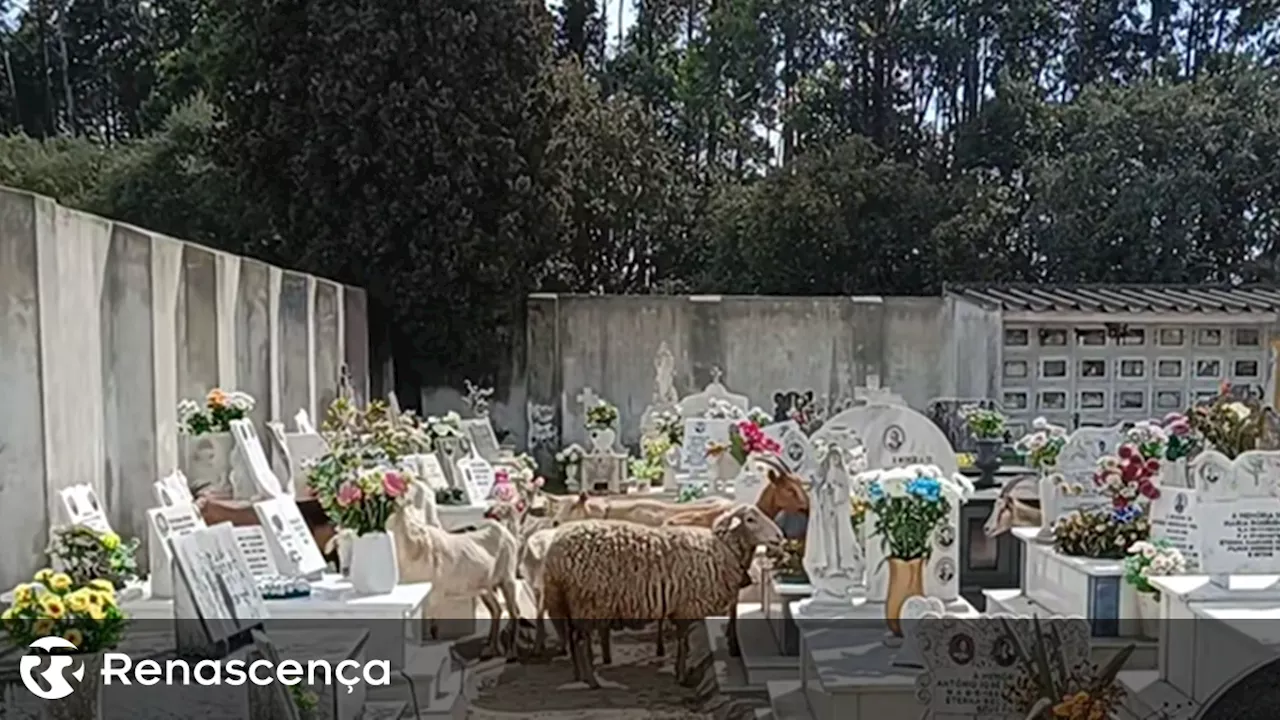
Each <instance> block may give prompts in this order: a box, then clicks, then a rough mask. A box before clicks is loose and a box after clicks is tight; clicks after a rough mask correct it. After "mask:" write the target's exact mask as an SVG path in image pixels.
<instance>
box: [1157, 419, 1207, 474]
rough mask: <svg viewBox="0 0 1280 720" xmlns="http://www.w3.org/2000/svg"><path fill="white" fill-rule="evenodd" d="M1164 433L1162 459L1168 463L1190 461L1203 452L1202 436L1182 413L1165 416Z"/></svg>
mask: <svg viewBox="0 0 1280 720" xmlns="http://www.w3.org/2000/svg"><path fill="white" fill-rule="evenodd" d="M1164 431H1165V435H1166V446H1165V451H1164V457H1165V459H1166V460H1168V461H1169V462H1177V461H1178V460H1181V459H1183V458H1187V459H1188V460H1190V459H1191V458H1194V457H1195V456H1196V455H1199V454H1200V451H1202V450H1204V435H1202V434H1200V432H1199V431H1197V430H1196V429H1195V428H1194V427H1192V426H1191V421H1190V420H1189V419H1188V418H1187V416H1186V415H1184V414H1182V413H1169V414H1168V415H1165V416H1164Z"/></svg>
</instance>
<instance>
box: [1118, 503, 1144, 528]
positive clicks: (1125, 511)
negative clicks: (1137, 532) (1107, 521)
mask: <svg viewBox="0 0 1280 720" xmlns="http://www.w3.org/2000/svg"><path fill="white" fill-rule="evenodd" d="M1141 514H1142V508H1140V507H1138V506H1137V505H1125V506H1124V507H1118V508H1114V509H1112V511H1111V519H1112V520H1115V521H1116V522H1118V523H1120V524H1121V525H1124V524H1126V523H1131V522H1133V521H1134V520H1137V519H1138V516H1139V515H1141Z"/></svg>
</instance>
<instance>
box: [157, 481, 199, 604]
mask: <svg viewBox="0 0 1280 720" xmlns="http://www.w3.org/2000/svg"><path fill="white" fill-rule="evenodd" d="M147 527H148V531H149V533H150V537H149V538H148V540H147V548H149V549H150V552H149V553H148V555H149V561H150V567H151V575H150V577H149V578H148V580H149V582H150V585H151V597H153V598H170V597H173V550H172V549H171V547H170V545H169V539H170V538H174V537H181V536H183V535H186V534H188V533H191V532H194V531H196V530H200V529H203V528H204V527H205V523H204V518H202V517H200V513H198V512H196V508H195V506H194V505H192V504H190V503H179V504H177V505H172V506H168V507H158V508H152V509H150V510H148V511H147Z"/></svg>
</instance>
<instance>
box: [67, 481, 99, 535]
mask: <svg viewBox="0 0 1280 720" xmlns="http://www.w3.org/2000/svg"><path fill="white" fill-rule="evenodd" d="M58 496H59V497H60V498H61V499H62V507H63V509H64V510H65V511H66V514H67V521H68V522H69V523H70V524H72V525H81V526H84V527H87V528H89V529H90V530H93V531H95V532H99V533H109V532H111V523H110V522H109V521H108V520H107V510H106V508H104V507H103V506H102V502H101V501H100V500H99V499H98V493H97V492H96V491H95V490H94V489H93V487H92V486H90V485H87V484H84V483H81V484H79V485H72V486H70V487H65V488H62V489H61V490H59V491H58Z"/></svg>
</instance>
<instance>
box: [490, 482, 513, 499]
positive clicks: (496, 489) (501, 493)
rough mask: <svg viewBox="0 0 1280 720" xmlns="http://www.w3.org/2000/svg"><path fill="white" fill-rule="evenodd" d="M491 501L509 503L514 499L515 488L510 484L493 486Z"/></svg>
mask: <svg viewBox="0 0 1280 720" xmlns="http://www.w3.org/2000/svg"><path fill="white" fill-rule="evenodd" d="M493 499H494V500H498V501H499V502H511V501H512V500H515V499H516V486H515V485H512V484H511V483H499V484H497V485H494V486H493Z"/></svg>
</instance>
